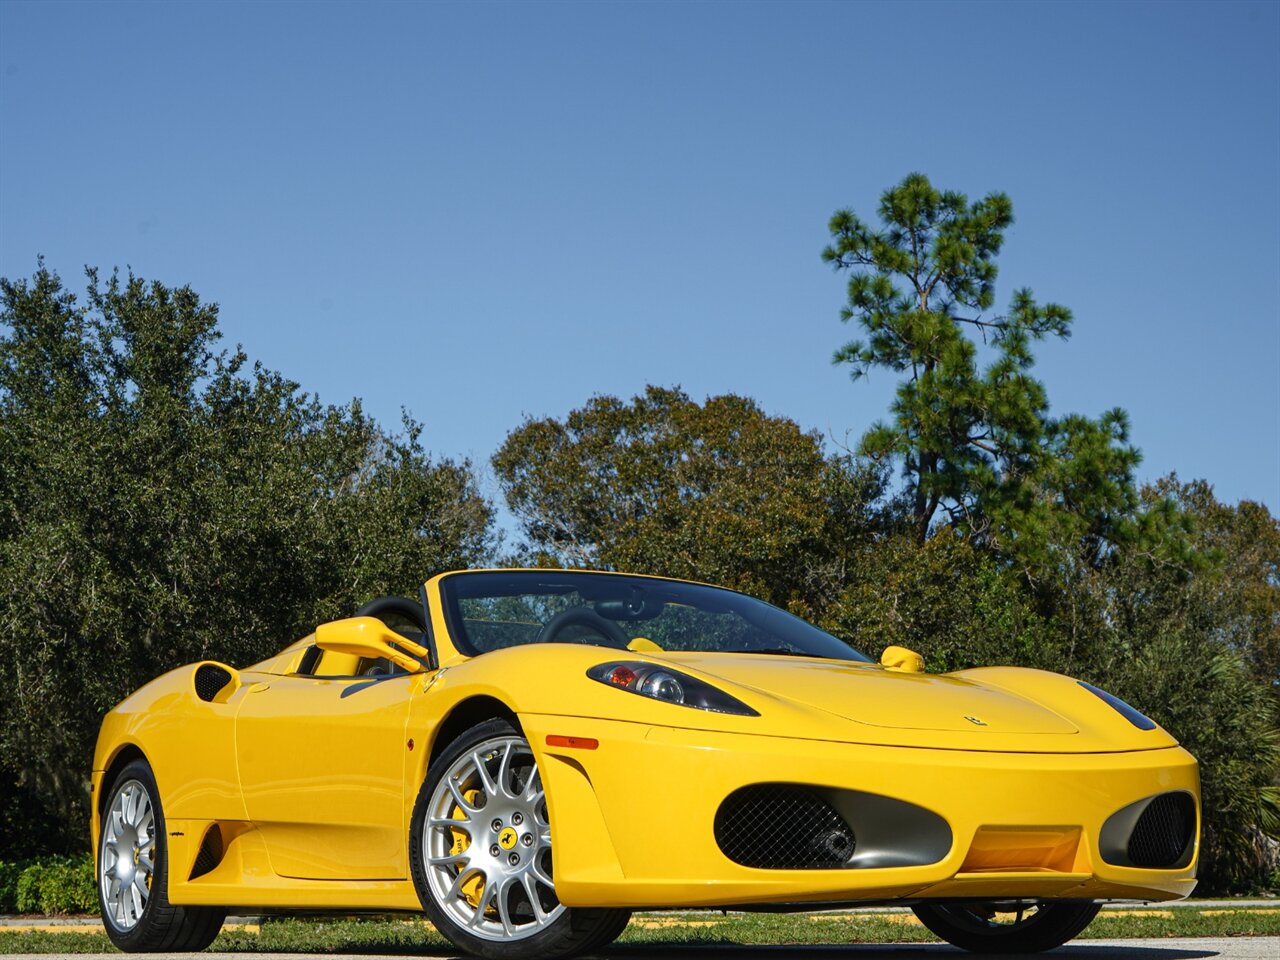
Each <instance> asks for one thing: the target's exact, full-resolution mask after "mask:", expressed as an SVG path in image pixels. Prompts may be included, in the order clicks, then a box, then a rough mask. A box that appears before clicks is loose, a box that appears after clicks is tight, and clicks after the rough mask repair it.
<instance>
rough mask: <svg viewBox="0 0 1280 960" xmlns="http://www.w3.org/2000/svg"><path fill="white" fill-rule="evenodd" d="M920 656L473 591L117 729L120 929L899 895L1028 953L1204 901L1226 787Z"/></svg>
mask: <svg viewBox="0 0 1280 960" xmlns="http://www.w3.org/2000/svg"><path fill="white" fill-rule="evenodd" d="M922 667H923V664H922V662H921V660H920V657H919V656H918V655H916V654H913V653H911V652H910V651H907V650H904V649H902V648H890V649H889V650H887V651H885V655H884V656H883V657H882V658H881V662H879V663H876V662H873V661H871V660H870V659H868V658H867V657H866V656H864V655H863V654H861V653H859V652H857V651H856V650H854V649H852V648H851V647H850V646H849V645H848V644H846V643H845V642H843V641H842V640H839V639H837V638H835V637H833V636H831V635H829V634H827V633H824V632H823V631H821V630H819V629H817V628H816V627H813V626H811V625H809V624H808V623H805V622H804V621H802V620H799V619H797V618H795V617H793V616H791V615H790V614H788V613H786V612H784V611H782V610H779V609H777V608H776V607H772V606H770V605H768V604H766V603H763V602H761V601H759V600H755V599H753V598H751V597H747V596H744V595H742V594H738V593H734V592H732V591H729V590H723V589H719V588H716V587H711V586H706V585H701V584H695V583H686V582H682V581H676V580H667V579H661V578H656V577H643V576H633V575H626V574H613V573H589V572H579V571H563V570H490V571H464V572H457V573H447V574H443V575H441V576H437V577H435V578H433V579H431V580H430V581H428V582H427V583H426V584H425V585H424V586H423V587H422V590H421V593H420V597H419V598H418V599H417V600H412V601H411V600H406V599H402V598H393V597H388V598H383V599H380V600H375V601H373V602H372V603H369V604H367V605H366V606H365V607H364V608H362V609H361V610H360V611H358V612H357V614H356V616H354V617H352V618H350V619H347V620H339V621H336V622H333V623H326V624H322V625H320V626H319V627H317V628H316V631H315V633H314V634H313V635H311V636H308V637H305V638H304V639H302V640H299V641H297V642H296V643H294V644H292V645H291V646H289V647H287V648H286V649H285V650H284V651H283V652H281V653H279V654H278V655H276V656H274V657H271V658H270V659H268V660H264V661H263V662H261V663H257V664H254V665H253V666H249V667H245V668H244V669H241V670H236V669H233V668H232V667H230V666H227V665H225V664H221V663H214V662H203V663H196V664H191V665H188V666H185V667H180V668H179V669H177V670H174V671H172V672H170V673H167V674H165V675H164V676H162V677H159V678H158V679H156V680H154V681H152V682H151V683H149V684H147V685H146V686H145V687H143V688H142V689H140V690H138V691H137V692H136V693H134V694H133V695H131V696H130V697H128V698H127V699H126V700H124V701H123V702H122V703H120V704H119V705H118V706H117V707H116V708H115V709H113V710H112V711H111V712H110V713H109V714H107V716H106V718H105V720H104V721H103V724H102V730H101V733H100V735H99V738H98V744H97V751H96V755H95V759H94V765H93V767H94V769H93V793H94V804H93V811H94V817H93V824H92V829H93V840H94V845H95V849H96V850H97V870H98V885H99V893H100V897H101V906H102V915H103V918H104V923H105V926H106V929H107V933H108V934H109V935H110V937H111V939H112V940H113V941H114V942H115V943H116V945H117V946H119V947H121V948H122V949H124V950H129V951H149V950H198V949H202V948H204V947H205V946H207V945H208V944H209V943H210V942H211V941H212V939H213V937H214V936H215V935H216V934H217V932H218V930H219V928H220V927H221V924H222V921H223V918H224V917H225V915H226V913H227V911H228V910H230V909H237V910H252V911H286V912H287V911H290V910H308V911H315V910H341V911H344V912H346V911H377V912H387V911H399V910H403V911H425V913H426V915H427V916H428V917H429V918H430V919H431V921H432V922H433V923H434V924H435V926H436V927H437V928H439V930H440V932H441V933H442V934H443V935H444V936H446V937H447V938H448V939H449V940H451V941H452V942H453V943H454V944H455V945H456V946H457V947H458V948H459V949H460V950H463V951H466V952H468V953H472V954H476V955H479V956H482V957H487V958H492V960H526V958H537V957H548V958H549V957H563V956H569V955H572V954H575V953H581V952H584V951H589V950H592V949H596V948H599V947H602V946H604V945H606V944H608V943H609V942H611V941H612V940H613V939H614V938H615V937H617V936H618V934H619V933H620V932H621V931H622V929H623V928H624V927H625V926H626V924H627V921H628V918H629V916H630V912H631V911H632V910H634V909H638V908H646V909H660V908H691V907H722V908H733V909H745V910H751V909H814V908H817V907H819V906H825V907H830V906H836V905H846V904H860V903H861V904H867V903H877V904H903V905H907V906H910V907H911V908H912V909H914V910H915V912H916V914H917V915H918V916H919V917H920V919H921V920H922V921H923V922H924V923H925V924H926V925H927V926H928V927H929V928H930V929H931V930H933V931H934V932H935V933H937V934H938V935H940V936H941V937H943V938H945V939H946V940H949V941H951V942H952V943H954V944H957V945H959V946H962V947H966V948H969V949H974V950H986V951H999V952H1012V951H1031V950H1044V949H1049V948H1052V947H1055V946H1058V945H1059V944H1062V943H1064V942H1066V941H1067V940H1069V939H1071V938H1072V937H1074V936H1075V935H1076V934H1077V933H1079V932H1080V931H1081V930H1082V929H1083V928H1084V927H1085V925H1086V924H1087V923H1088V922H1089V921H1090V920H1091V919H1092V918H1093V916H1094V914H1096V912H1097V910H1098V905H1099V903H1100V902H1102V901H1105V900H1169V899H1176V898H1180V897H1185V896H1187V895H1188V894H1189V893H1190V892H1191V890H1192V888H1193V887H1194V885H1195V871H1196V857H1197V853H1198V837H1199V809H1200V797H1199V781H1198V777H1197V771H1196V762H1195V760H1194V759H1192V757H1191V756H1190V755H1189V754H1188V753H1187V752H1186V751H1184V750H1183V749H1182V748H1180V747H1179V746H1178V744H1177V742H1176V741H1175V740H1174V739H1173V737H1171V736H1170V735H1169V734H1168V733H1167V732H1165V731H1164V730H1163V729H1161V728H1160V727H1159V726H1157V725H1156V724H1155V723H1153V722H1152V721H1150V720H1148V719H1147V718H1146V717H1145V716H1143V715H1142V714H1140V713H1139V712H1137V711H1136V710H1134V709H1133V708H1132V707H1130V706H1129V705H1127V704H1126V703H1124V702H1123V701H1121V700H1119V699H1117V698H1115V697H1113V696H1111V695H1109V694H1107V693H1106V692H1104V691H1103V690H1100V689H1098V688H1096V687H1093V686H1090V685H1089V684H1087V683H1083V682H1079V681H1076V680H1073V679H1071V678H1068V677H1064V676H1059V675H1056V674H1051V673H1045V672H1041V671H1036V670H1028V669H1019V668H1013V667H984V668H980V669H973V670H962V671H959V672H956V673H950V674H945V675H934V674H928V673H926V672H924V671H923V669H922Z"/></svg>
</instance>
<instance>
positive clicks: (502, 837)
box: [498, 827, 518, 850]
mask: <svg viewBox="0 0 1280 960" xmlns="http://www.w3.org/2000/svg"><path fill="white" fill-rule="evenodd" d="M517 839H518V838H517V837H516V832H515V831H514V830H512V829H511V828H510V827H507V828H505V829H504V830H503V831H502V832H501V833H500V834H498V846H500V847H502V849H503V850H510V849H511V848H512V847H514V846H515V845H516V840H517Z"/></svg>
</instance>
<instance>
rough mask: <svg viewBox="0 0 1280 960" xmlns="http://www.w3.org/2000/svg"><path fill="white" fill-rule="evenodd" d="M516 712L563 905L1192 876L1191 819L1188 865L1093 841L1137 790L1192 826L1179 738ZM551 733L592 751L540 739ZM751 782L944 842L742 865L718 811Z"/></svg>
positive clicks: (1191, 773)
mask: <svg viewBox="0 0 1280 960" xmlns="http://www.w3.org/2000/svg"><path fill="white" fill-rule="evenodd" d="M520 719H521V723H522V724H523V726H524V730H525V733H526V735H527V736H528V737H529V740H530V741H531V743H532V744H533V746H534V749H535V750H536V751H537V752H538V753H539V766H540V769H541V770H542V775H543V779H544V782H545V784H546V787H547V796H548V797H549V807H550V817H551V825H552V835H553V837H554V843H555V851H556V854H555V880H556V890H557V893H558V895H559V896H560V899H561V900H562V901H563V902H564V903H566V904H569V905H572V906H629V907H677V906H731V905H748V904H767V903H802V902H810V903H812V902H854V901H885V900H916V899H941V898H961V899H997V898H999V899H1003V898H1014V897H1027V898H1049V897H1054V898H1057V897H1062V898H1081V899H1095V900H1103V899H1125V900H1170V899H1177V898H1180V897H1185V896H1187V895H1188V894H1190V892H1191V890H1192V889H1193V888H1194V886H1195V871H1196V860H1197V857H1198V853H1199V850H1198V845H1199V840H1198V837H1199V830H1198V823H1197V830H1196V840H1195V841H1194V849H1193V850H1192V853H1191V855H1190V862H1189V863H1188V864H1187V865H1186V866H1184V867H1180V868H1178V869H1159V870H1156V869H1139V868H1136V867H1125V866H1116V865H1113V864H1111V863H1107V862H1106V861H1105V860H1104V859H1103V856H1102V854H1101V853H1100V850H1099V837H1100V834H1101V833H1102V830H1103V825H1104V823H1105V822H1106V821H1107V819H1108V818H1109V817H1111V816H1112V814H1115V813H1116V812H1117V811H1119V810H1121V809H1122V808H1124V807H1126V806H1127V805H1129V804H1131V803H1133V802H1135V801H1138V800H1141V799H1143V798H1146V797H1150V796H1153V795H1157V794H1162V793H1166V792H1170V791H1186V792H1187V793H1190V794H1191V795H1192V796H1193V797H1194V798H1195V803H1196V817H1197V820H1198V817H1199V796H1200V790H1199V777H1198V774H1197V770H1196V762H1195V760H1194V759H1193V758H1192V757H1191V755H1190V754H1188V753H1187V752H1186V751H1185V750H1182V749H1181V748H1179V747H1171V748H1164V749H1157V750H1145V751H1131V752H1124V753H1082V754H1069V753H995V752H975V751H961V750H930V749H919V748H895V747H883V746H863V745H858V744H849V743H836V742H831V741H824V740H805V739H796V738H785V737H769V736H748V735H742V734H731V733H714V732H706V731H687V730H681V729H674V728H669V727H656V726H648V725H644V724H636V723H624V722H619V721H611V720H599V719H584V718H572V717H562V716H548V715H538V714H533V715H528V714H527V715H523V716H521V718H520ZM548 736H559V737H573V738H578V740H579V742H581V740H583V739H590V740H595V741H598V744H599V745H598V747H597V748H595V749H582V748H581V747H580V746H575V747H549V746H547V737H548ZM762 783H791V784H806V785H812V786H816V787H828V788H835V789H838V790H849V791H859V792H861V793H865V794H873V795H877V796H882V797H889V798H893V799H895V800H898V801H903V802H905V803H907V804H912V805H914V806H916V807H920V808H924V809H925V810H928V811H932V812H933V813H935V814H938V815H939V816H941V817H942V818H943V819H944V820H945V821H946V823H947V825H948V826H949V827H950V831H951V844H950V849H949V851H948V852H947V853H945V855H942V858H941V859H940V860H937V861H936V862H932V863H927V864H922V865H918V866H866V867H857V868H853V867H846V868H840V869H760V868H754V867H746V866H740V865H739V864H737V863H734V862H733V861H731V860H730V859H729V858H728V857H727V856H726V855H725V854H724V853H723V852H722V851H721V849H720V847H719V845H718V844H717V841H716V838H715V834H714V823H715V818H716V813H717V810H718V809H719V807H720V805H721V803H722V802H723V801H724V800H725V798H726V797H728V796H729V795H730V794H731V793H733V791H735V790H737V789H739V788H742V787H745V786H748V785H752V784H762ZM883 840H884V838H881V842H882V843H883ZM906 840H907V838H906V837H904V842H905V841H906ZM1111 859H1114V856H1112V857H1111Z"/></svg>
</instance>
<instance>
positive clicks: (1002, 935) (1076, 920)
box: [911, 900, 1101, 953]
mask: <svg viewBox="0 0 1280 960" xmlns="http://www.w3.org/2000/svg"><path fill="white" fill-rule="evenodd" d="M1019 906H1021V907H1022V908H1023V909H1024V910H1025V911H1027V912H1026V914H1025V915H1024V914H1023V913H1022V912H1019V910H1018V908H1019ZM1011 908H1012V909H1011ZM1100 908H1101V904H1098V903H1091V902H1090V901H1088V900H1021V901H1016V902H1014V903H1012V904H1010V903H1004V902H1002V903H1000V904H999V905H997V904H996V903H992V902H974V903H922V904H919V905H917V906H915V907H912V908H911V909H912V910H914V911H915V914H916V916H917V917H919V918H920V922H921V923H923V924H924V925H925V926H926V927H928V928H929V929H930V930H932V931H933V932H934V933H936V934H937V935H938V936H940V937H941V938H942V939H943V940H946V941H947V942H948V943H951V944H954V945H955V946H957V947H963V948H964V949H965V950H972V951H974V952H975V953H1039V952H1040V951H1042V950H1052V949H1053V948H1054V947H1060V946H1062V945H1063V944H1064V943H1066V942H1067V941H1068V940H1071V939H1072V938H1074V937H1076V936H1077V935H1078V934H1079V933H1080V931H1082V930H1083V929H1084V928H1085V927H1087V926H1088V925H1089V922H1090V921H1091V920H1093V918H1094V917H1096V916H1097V915H1098V910H1099V909H1100ZM997 910H999V912H1000V913H1002V914H1004V913H1013V914H1015V915H1016V917H1017V919H1016V920H1015V921H1014V922H1011V923H999V922H996V921H995V920H994V917H993V915H994V914H995V913H996V912H997Z"/></svg>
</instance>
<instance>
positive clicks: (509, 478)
mask: <svg viewBox="0 0 1280 960" xmlns="http://www.w3.org/2000/svg"><path fill="white" fill-rule="evenodd" d="M493 463H494V467H495V470H496V472H497V475H498V479H499V482H500V484H501V486H502V490H503V493H504V494H505V495H506V498H507V503H508V505H509V506H510V508H511V511H512V513H514V514H515V516H516V518H517V519H518V520H519V522H520V525H521V528H522V530H523V531H524V533H525V536H526V537H527V538H528V541H529V544H530V546H531V547H532V549H533V550H534V551H535V553H536V554H537V555H538V559H539V560H540V561H541V562H550V563H557V564H566V565H575V566H603V567H609V568H614V569H631V570H638V571H642V572H648V573H661V574H667V575H670V576H678V577H688V578H692V579H698V580H709V581H711V582H714V583H720V584H723V585H725V586H730V587H736V588H739V589H743V590H747V591H748V592H751V593H754V594H756V595H757V596H760V597H763V598H765V599H768V600H771V601H773V602H775V603H781V604H783V605H784V606H785V605H788V604H790V605H793V606H794V605H796V604H799V605H801V608H807V606H808V604H810V603H811V602H812V601H813V600H814V598H816V597H820V596H822V595H824V589H825V588H824V587H823V584H826V583H828V582H829V581H830V580H831V579H832V578H837V577H839V576H840V575H841V564H840V559H839V546H840V544H841V543H843V542H845V541H846V540H848V539H850V538H852V539H858V538H859V537H860V536H863V535H864V534H861V533H859V529H860V527H862V528H865V527H868V526H869V525H870V524H872V522H873V521H872V519H871V518H870V516H869V512H868V511H869V508H868V504H869V503H870V502H871V501H872V500H874V499H875V498H876V497H877V496H878V495H879V492H880V485H879V482H878V478H877V477H876V475H875V473H874V471H867V470H861V471H860V470H857V469H855V468H853V467H852V466H851V465H850V464H849V463H847V462H845V461H829V460H828V459H827V458H826V457H825V456H824V454H823V451H822V447H821V442H820V440H819V438H818V437H817V436H816V435H815V434H812V433H805V432H804V431H802V430H801V429H800V427H799V426H797V425H796V424H795V422H794V421H791V420H788V419H786V418H784V417H771V416H768V415H766V414H765V413H763V412H762V411H761V410H760V408H759V407H758V406H757V405H756V404H755V403H754V401H751V400H749V399H746V398H744V397H738V396H732V395H730V396H721V397H711V398H709V399H708V400H707V401H706V403H704V404H698V403H696V402H694V401H693V400H691V399H690V398H689V397H688V396H687V395H685V394H684V393H683V392H682V391H680V390H670V389H664V388H660V387H652V386H651V387H649V388H647V389H646V391H645V393H644V394H643V395H641V396H638V397H635V398H633V399H632V400H631V402H629V403H628V402H624V401H622V400H620V399H618V398H616V397H610V396H599V397H594V398H592V399H591V400H590V401H589V402H588V403H587V404H586V406H584V407H582V408H580V409H577V410H573V411H571V412H570V413H569V414H568V416H566V417H565V418H564V420H563V421H562V420H557V419H555V418H546V419H541V420H532V419H530V420H527V421H526V422H525V423H524V424H522V425H521V426H520V427H518V428H517V429H516V430H514V431H512V432H511V434H510V435H508V437H507V439H506V441H505V442H504V443H503V445H502V447H501V448H500V449H499V451H498V452H497V454H496V455H495V456H494V459H493ZM865 535H869V534H865Z"/></svg>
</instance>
